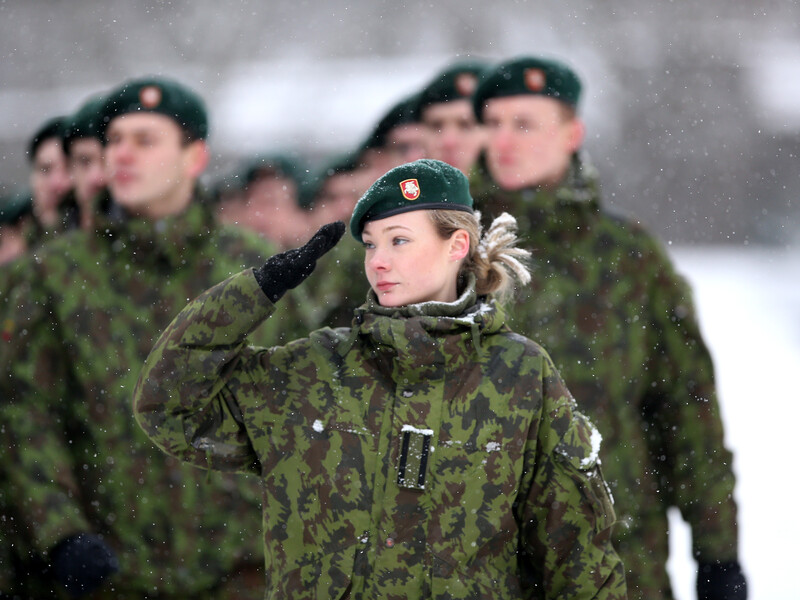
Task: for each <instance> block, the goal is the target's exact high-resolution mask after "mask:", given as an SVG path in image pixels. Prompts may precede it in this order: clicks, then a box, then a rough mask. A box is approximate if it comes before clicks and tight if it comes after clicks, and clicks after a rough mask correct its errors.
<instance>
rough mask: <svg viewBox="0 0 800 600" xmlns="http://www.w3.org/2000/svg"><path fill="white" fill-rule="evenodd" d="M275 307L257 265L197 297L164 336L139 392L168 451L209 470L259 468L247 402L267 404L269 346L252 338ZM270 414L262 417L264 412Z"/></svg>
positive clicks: (153, 435)
mask: <svg viewBox="0 0 800 600" xmlns="http://www.w3.org/2000/svg"><path fill="white" fill-rule="evenodd" d="M274 310H275V306H274V305H273V304H272V303H271V302H270V301H269V300H268V299H267V297H266V296H265V295H264V293H263V292H262V291H261V288H259V286H258V283H257V282H256V279H255V277H254V275H253V272H252V270H251V269H247V270H245V271H242V272H241V273H239V274H237V275H233V276H232V277H230V278H228V279H226V280H225V281H223V282H222V283H220V284H218V285H216V286H214V287H212V288H211V289H209V290H207V291H206V292H204V293H203V294H201V295H200V296H198V297H197V299H195V300H194V301H192V302H190V303H189V304H188V305H187V306H186V307H185V308H184V309H183V310H182V311H181V312H180V313H179V314H178V315H177V316H176V317H175V319H174V320H173V321H172V323H170V325H169V326H168V327H167V329H166V330H165V331H164V332H163V333H162V334H161V337H160V338H159V339H158V341H157V342H156V344H155V346H154V347H153V349H152V351H151V352H150V354H149V356H148V357H147V360H146V361H145V363H144V367H143V369H142V372H141V374H140V376H139V380H138V382H137V384H136V388H135V390H134V399H133V404H134V414H135V417H136V420H137V422H138V423H139V425H140V426H141V428H142V429H143V430H144V432H145V433H146V434H147V435H148V437H150V439H151V440H152V441H153V442H155V444H156V445H158V446H159V447H160V448H161V449H162V450H163V451H164V452H166V453H167V454H170V455H172V456H175V457H176V458H179V459H181V460H183V461H185V462H188V463H191V464H193V465H195V466H198V467H202V468H205V469H213V470H220V471H235V472H242V473H258V472H259V471H260V466H259V464H258V459H257V456H256V453H255V450H254V449H253V446H252V444H251V442H250V439H249V437H248V431H247V427H246V424H245V421H246V419H247V415H246V414H243V412H242V408H241V404H240V401H241V400H243V399H245V398H247V397H253V398H254V399H255V398H259V400H258V401H257V402H256V403H261V405H262V406H263V405H264V402H265V400H264V399H265V398H266V397H268V396H269V395H270V391H269V390H271V386H270V385H269V384H268V382H267V380H266V378H267V374H266V371H265V370H264V369H263V368H262V367H261V364H260V357H261V355H263V354H265V353H268V352H269V351H268V350H266V349H256V348H252V347H249V346H247V345H246V338H247V336H248V334H249V333H250V332H252V331H253V330H254V329H255V328H256V327H258V325H260V324H261V323H262V322H263V321H264V319H266V318H267V317H268V316H269V315H270V314H272V312H273V311H274ZM262 416H263V415H262Z"/></svg>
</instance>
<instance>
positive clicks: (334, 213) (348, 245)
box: [296, 151, 369, 329]
mask: <svg viewBox="0 0 800 600" xmlns="http://www.w3.org/2000/svg"><path fill="white" fill-rule="evenodd" d="M357 156H358V152H357V151H356V152H350V153H344V154H341V155H339V156H336V157H334V158H333V159H331V160H330V161H329V162H328V164H326V165H324V166H323V167H322V168H321V169H319V171H317V172H316V173H315V174H314V175H313V176H312V177H311V178H309V182H308V186H307V189H306V192H305V193H306V196H307V201H306V203H307V204H308V205H309V206H308V209H307V210H308V214H309V215H310V218H311V223H312V227H313V229H314V230H316V229H318V228H320V227H322V226H323V225H325V224H326V223H332V222H334V221H342V220H347V219H349V218H350V215H352V214H353V209H354V208H355V206H356V203H357V202H358V198H359V195H358V189H359V188H360V185H361V184H360V182H359V177H360V174H359V173H357V170H358V167H357ZM328 260H329V261H330V263H331V264H334V265H336V268H334V269H330V270H328V271H326V272H324V273H323V272H315V273H312V274H311V276H310V278H309V283H308V285H307V286H302V287H301V288H299V289H298V291H297V292H296V293H300V292H302V290H304V289H307V290H310V291H311V292H310V293H309V294H308V299H307V304H306V306H308V307H309V308H310V309H311V312H310V313H309V314H311V315H312V318H311V320H310V321H309V325H310V329H317V328H319V327H322V326H328V327H347V326H349V325H350V323H351V321H352V319H353V311H354V310H355V309H356V308H357V307H359V306H360V305H361V304H363V302H364V299H365V298H366V297H367V292H368V290H369V284H368V283H367V281H366V279H365V278H363V277H354V276H353V274H354V273H360V272H361V271H363V269H364V248H363V246H362V245H361V244H359V243H358V242H356V240H354V239H352V238H346V239H343V240H342V241H341V242H339V243H338V244H337V245H336V246H335V247H334V248H333V249H332V250H331V251H330V254H329V259H328Z"/></svg>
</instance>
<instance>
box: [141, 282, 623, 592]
mask: <svg viewBox="0 0 800 600" xmlns="http://www.w3.org/2000/svg"><path fill="white" fill-rule="evenodd" d="M473 290H474V288H473V287H472V286H469V287H468V288H467V292H465V293H464V294H462V296H461V298H459V299H458V301H457V302H455V303H452V304H442V303H426V304H421V305H412V306H410V307H405V308H401V309H384V308H381V307H379V306H377V304H376V302H375V300H374V297H373V298H372V299H371V301H368V302H367V303H366V304H365V305H364V306H363V307H362V308H360V309H359V310H358V311H356V316H355V319H354V320H353V328H352V329H347V328H339V329H330V328H325V329H321V330H318V331H316V332H314V333H312V334H311V336H310V337H309V338H305V339H300V340H296V341H294V342H291V343H289V344H288V345H286V346H282V347H272V348H257V347H253V346H248V345H246V341H247V340H246V336H247V335H248V333H250V332H251V331H254V330H255V329H256V328H257V327H259V326H260V325H261V324H262V322H263V321H264V319H266V318H267V317H268V316H269V315H270V314H271V313H272V312H273V311H274V306H273V305H272V303H270V301H269V300H268V299H267V298H266V296H265V295H264V293H263V292H262V290H261V289H260V288H259V286H258V283H257V281H256V279H255V277H254V275H253V271H252V270H248V271H244V272H242V273H240V274H238V275H235V276H233V277H232V278H230V279H228V280H227V281H224V282H223V283H221V284H219V285H217V286H215V287H214V288H212V289H210V290H209V291H208V292H207V293H205V294H204V295H203V296H201V297H200V298H198V299H197V300H196V301H194V302H192V303H191V304H189V305H188V306H187V307H186V308H185V309H184V310H183V311H182V312H181V313H180V314H179V315H178V317H177V318H176V319H175V320H174V321H173V322H172V324H171V325H170V327H169V328H168V329H167V330H166V331H165V332H164V334H163V335H162V337H161V338H160V340H159V342H158V343H157V344H156V346H155V347H154V349H153V352H152V353H151V355H150V356H149V357H148V360H147V362H146V363H145V368H144V370H143V371H142V376H141V378H140V380H139V383H138V384H137V387H136V392H135V395H134V409H135V411H136V415H137V419H138V421H139V423H140V424H141V425H142V427H143V428H144V429H145V431H146V432H147V433H148V435H150V436H151V438H152V439H153V440H154V441H156V443H157V444H159V445H160V446H161V447H162V448H163V449H164V450H165V451H166V452H167V453H169V454H171V455H173V456H176V457H179V458H181V459H182V460H185V461H187V462H191V463H193V464H195V465H197V466H200V467H204V468H210V469H218V470H223V471H238V472H241V473H255V474H258V475H259V476H260V477H261V478H262V481H263V485H264V505H263V514H264V549H265V554H266V561H267V593H266V596H265V597H267V598H293V599H302V598H351V599H354V600H360V599H366V598H387V599H400V598H402V599H409V598H439V599H444V598H448V599H459V598H472V599H477V598H493V599H497V598H623V597H625V582H624V576H623V573H622V572H623V568H622V564H621V562H620V561H619V558H618V557H617V555H616V553H615V552H614V550H613V548H612V546H611V543H610V539H609V536H610V527H611V526H612V524H613V521H614V512H613V508H612V506H611V503H610V499H609V497H608V495H607V492H606V489H605V486H604V482H603V479H602V476H601V473H600V471H599V465H598V463H597V461H596V460H595V459H596V448H595V447H593V443H595V444H599V439H598V437H597V435H596V430H594V428H593V427H591V425H589V424H588V422H587V421H586V420H585V419H584V418H583V417H582V416H581V415H580V414H579V413H577V412H575V411H574V402H573V400H572V398H571V396H570V395H569V392H568V391H567V389H566V388H565V387H564V385H563V383H562V381H561V379H560V378H559V375H558V373H557V372H556V370H555V369H554V367H553V365H552V363H551V361H550V359H549V357H548V356H547V354H546V353H545V352H544V351H543V350H542V349H541V348H540V347H539V346H538V345H536V344H534V343H533V342H531V341H529V340H527V339H525V338H523V337H521V336H518V335H516V334H513V333H511V332H510V331H509V330H508V329H507V328H506V327H505V325H504V317H503V313H502V311H501V310H500V309H499V308H497V307H496V306H495V305H494V303H484V302H480V303H477V304H476V298H475V294H474V291H473Z"/></svg>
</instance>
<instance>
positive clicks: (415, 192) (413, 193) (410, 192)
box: [400, 179, 422, 200]
mask: <svg viewBox="0 0 800 600" xmlns="http://www.w3.org/2000/svg"><path fill="white" fill-rule="evenodd" d="M400 191H401V192H402V193H403V198H405V199H406V200H416V199H417V198H419V195H420V192H421V191H422V190H420V189H419V181H417V180H416V179H406V180H404V181H401V182H400Z"/></svg>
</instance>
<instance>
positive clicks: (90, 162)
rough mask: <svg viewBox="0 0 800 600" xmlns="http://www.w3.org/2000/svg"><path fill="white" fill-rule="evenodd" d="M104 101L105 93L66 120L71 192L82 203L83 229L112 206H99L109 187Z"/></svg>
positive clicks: (80, 205)
mask: <svg viewBox="0 0 800 600" xmlns="http://www.w3.org/2000/svg"><path fill="white" fill-rule="evenodd" d="M104 103H105V97H103V96H95V97H93V98H91V99H89V100H87V101H86V102H85V103H84V104H83V105H82V106H81V107H80V108H79V109H78V110H77V111H76V112H75V114H74V115H72V116H71V117H69V118H68V119H67V120H66V126H65V128H64V151H65V153H66V155H67V166H68V168H69V173H70V177H71V179H72V191H71V192H70V193H71V194H72V196H73V198H74V203H75V204H77V205H78V209H79V213H80V226H81V227H82V228H83V229H88V228H89V227H91V226H92V223H93V222H94V214H95V212H96V211H98V210H100V211H105V210H108V208H109V207H108V205H107V204H106V205H105V206H97V205H96V204H97V201H98V196H99V195H100V192H102V191H103V190H104V189H105V186H106V175H105V164H104V161H103V144H102V140H101V139H100V125H101V123H100V116H101V115H100V111H101V110H102V107H103V104H104ZM68 201H69V197H68Z"/></svg>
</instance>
